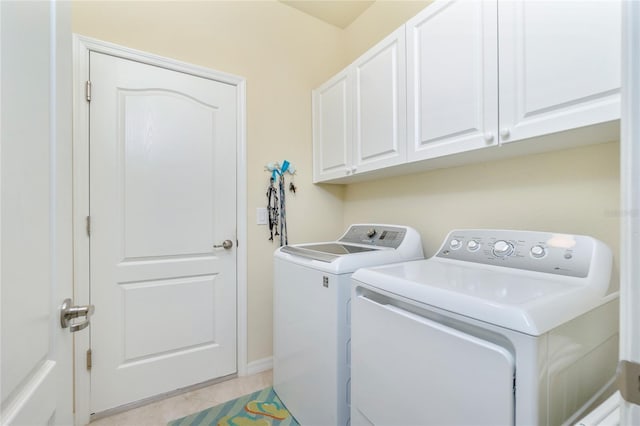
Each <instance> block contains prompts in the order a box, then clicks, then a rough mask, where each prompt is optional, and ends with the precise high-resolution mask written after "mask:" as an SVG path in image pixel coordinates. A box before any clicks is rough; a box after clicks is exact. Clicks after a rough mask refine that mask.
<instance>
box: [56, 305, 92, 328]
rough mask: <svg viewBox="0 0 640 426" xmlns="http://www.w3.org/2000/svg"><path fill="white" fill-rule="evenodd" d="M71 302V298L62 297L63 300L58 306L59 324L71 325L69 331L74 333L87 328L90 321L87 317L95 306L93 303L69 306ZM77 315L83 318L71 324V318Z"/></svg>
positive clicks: (63, 325) (64, 326)
mask: <svg viewBox="0 0 640 426" xmlns="http://www.w3.org/2000/svg"><path fill="white" fill-rule="evenodd" d="M72 303H73V302H72V301H71V299H64V302H62V306H60V326H61V327H62V328H67V327H69V326H71V328H70V331H71V332H72V333H75V332H76V331H80V330H83V329H85V328H87V326H88V325H89V321H90V319H89V317H90V316H91V315H93V312H94V311H95V307H94V306H93V305H86V306H71V304H72ZM79 317H84V318H85V320H84V321H82V322H79V323H76V324H71V320H72V319H74V318H79Z"/></svg>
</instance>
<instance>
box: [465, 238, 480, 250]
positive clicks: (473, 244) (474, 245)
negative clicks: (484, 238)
mask: <svg viewBox="0 0 640 426" xmlns="http://www.w3.org/2000/svg"><path fill="white" fill-rule="evenodd" d="M479 247H480V244H478V242H477V241H475V240H471V241H469V242H468V243H467V249H468V250H469V251H476V250H478V248H479Z"/></svg>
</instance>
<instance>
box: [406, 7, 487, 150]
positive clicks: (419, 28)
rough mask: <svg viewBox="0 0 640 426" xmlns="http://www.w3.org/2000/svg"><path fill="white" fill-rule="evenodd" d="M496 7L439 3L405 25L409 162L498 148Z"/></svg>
mask: <svg viewBox="0 0 640 426" xmlns="http://www.w3.org/2000/svg"><path fill="white" fill-rule="evenodd" d="M496 15H497V2H496V1H495V0H494V1H468V0H458V1H446V2H445V1H440V2H436V3H434V4H432V5H431V6H429V7H427V8H426V9H425V10H423V11H422V12H421V13H419V14H418V15H417V16H415V17H414V18H412V19H411V20H409V22H407V25H406V31H407V75H408V78H407V84H408V89H407V92H408V106H407V118H408V151H409V152H408V157H409V160H424V159H429V158H435V157H441V156H444V155H449V154H455V153H458V152H462V151H471V150H474V149H478V148H484V147H486V146H491V145H496V144H497V143H498V138H497V135H496V134H495V131H496V130H495V128H496V125H497V122H498V90H497V87H498V52H497V48H498V46H497V34H498V27H497V22H496V20H497V18H496Z"/></svg>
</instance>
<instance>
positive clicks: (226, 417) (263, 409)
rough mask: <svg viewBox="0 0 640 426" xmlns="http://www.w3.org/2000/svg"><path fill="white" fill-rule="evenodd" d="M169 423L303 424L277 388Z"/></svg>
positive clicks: (190, 425) (191, 425)
mask: <svg viewBox="0 0 640 426" xmlns="http://www.w3.org/2000/svg"><path fill="white" fill-rule="evenodd" d="M168 426H299V423H298V422H297V421H296V419H294V418H293V416H292V415H291V413H289V411H288V410H287V409H286V408H285V406H284V405H283V404H282V401H280V398H278V395H276V393H275V391H274V390H273V388H266V389H263V390H261V391H258V392H254V393H252V394H249V395H245V396H242V397H240V398H236V399H234V400H231V401H228V402H225V403H224V404H220V405H216V406H215V407H211V408H208V409H206V410H203V411H200V412H198V413H194V414H191V415H190V416H186V417H183V418H181V419H177V420H173V421H171V422H169V424H168Z"/></svg>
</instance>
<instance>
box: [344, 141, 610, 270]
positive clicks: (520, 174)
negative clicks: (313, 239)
mask: <svg viewBox="0 0 640 426" xmlns="http://www.w3.org/2000/svg"><path fill="white" fill-rule="evenodd" d="M618 155H619V143H618V142H611V143H605V144H599V145H593V146H590V147H586V148H578V149H569V150H563V151H556V152H551V153H545V154H537V155H528V156H526V157H518V158H513V159H509V160H501V161H493V162H487V163H481V164H472V165H467V166H462V167H453V168H449V169H442V170H434V171H430V172H425V173H420V174H413V175H407V176H399V177H395V178H388V179H384V180H378V181H373V182H365V183H359V184H352V185H349V186H348V187H347V189H346V194H345V203H344V205H345V218H344V220H345V222H344V223H345V224H348V223H359V222H381V223H399V224H406V225H409V226H413V227H415V228H416V229H417V230H418V231H419V232H420V234H421V235H422V238H423V246H424V249H425V255H426V256H431V255H433V254H434V253H435V251H436V250H437V249H438V247H439V245H440V243H441V242H442V240H443V239H444V237H445V236H446V234H447V232H449V231H450V230H451V229H454V228H502V229H529V230H538V231H552V232H563V233H574V234H585V235H591V236H593V237H596V238H598V239H600V240H602V241H604V242H605V243H607V244H608V245H609V247H611V249H612V250H613V252H614V256H615V259H614V262H615V265H614V269H615V275H616V277H617V271H618V259H619V256H618V254H619V226H620V220H619V217H618V214H617V211H618V209H619V203H620V191H619V189H620V184H619V176H620V174H619V173H620V168H619V157H618ZM616 283H617V280H616Z"/></svg>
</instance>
